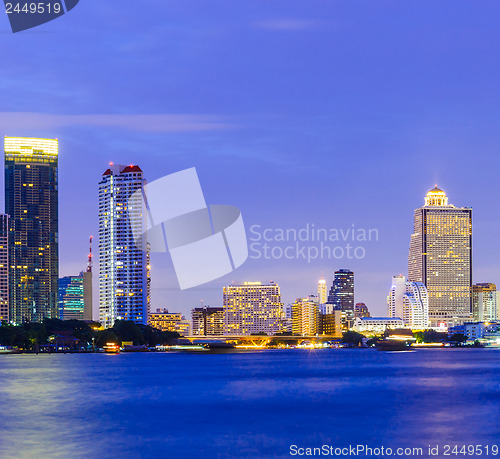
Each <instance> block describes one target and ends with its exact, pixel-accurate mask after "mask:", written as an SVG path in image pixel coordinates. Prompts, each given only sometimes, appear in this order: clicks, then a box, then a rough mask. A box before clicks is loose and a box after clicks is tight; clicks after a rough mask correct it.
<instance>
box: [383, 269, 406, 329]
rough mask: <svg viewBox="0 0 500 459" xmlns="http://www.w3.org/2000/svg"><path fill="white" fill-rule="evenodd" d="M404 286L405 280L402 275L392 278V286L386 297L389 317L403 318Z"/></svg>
mask: <svg viewBox="0 0 500 459" xmlns="http://www.w3.org/2000/svg"><path fill="white" fill-rule="evenodd" d="M405 284H406V279H405V276H403V275H402V274H400V275H399V276H393V277H392V286H391V289H390V290H389V296H388V297H387V310H388V316H389V317H399V318H400V319H402V318H403V295H404V293H405V291H406V285H405Z"/></svg>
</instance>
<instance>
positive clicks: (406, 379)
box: [0, 349, 500, 459]
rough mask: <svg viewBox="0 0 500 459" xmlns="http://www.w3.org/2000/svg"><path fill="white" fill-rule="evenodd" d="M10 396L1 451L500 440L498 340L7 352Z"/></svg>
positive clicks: (130, 453) (4, 393)
mask: <svg viewBox="0 0 500 459" xmlns="http://www.w3.org/2000/svg"><path fill="white" fill-rule="evenodd" d="M0 410H1V414H0V457H1V458H2V459H3V458H37V459H38V458H94V457H99V458H184V457H186V458H198V457H200V458H211V457H290V456H289V448H290V445H292V444H295V445H298V446H303V447H320V446H321V445H323V444H328V445H334V446H348V445H350V444H352V445H356V444H367V445H369V446H372V447H377V446H385V447H394V448H395V447H399V446H402V447H411V446H418V447H424V448H427V447H428V445H437V444H439V445H444V444H450V443H451V444H455V443H459V444H483V445H485V444H489V445H491V444H500V350H493V349H470V350H453V349H449V350H448V349H447V350H432V349H429V350H424V349H421V350H418V351H415V352H403V353H384V352H377V351H374V350H323V351H304V350H296V351H279V350H277V351H263V352H255V353H246V354H210V355H206V354H205V355H198V354H180V353H151V354H120V355H102V354H83V355H71V354H66V355H61V354H59V355H38V356H35V355H10V356H9V355H2V356H0ZM365 457H366V456H365ZM425 457H427V456H425ZM455 457H456V456H455ZM475 457H477V456H475ZM499 457H500V456H499Z"/></svg>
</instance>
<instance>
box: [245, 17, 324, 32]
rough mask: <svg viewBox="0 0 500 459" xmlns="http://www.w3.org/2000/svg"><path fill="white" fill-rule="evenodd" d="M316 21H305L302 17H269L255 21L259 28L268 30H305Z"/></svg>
mask: <svg viewBox="0 0 500 459" xmlns="http://www.w3.org/2000/svg"><path fill="white" fill-rule="evenodd" d="M318 24H319V23H318V21H307V20H304V19H271V20H268V21H260V22H257V23H255V24H254V25H255V27H257V28H259V29H270V30H305V29H312V28H314V27H316V26H317V25H318Z"/></svg>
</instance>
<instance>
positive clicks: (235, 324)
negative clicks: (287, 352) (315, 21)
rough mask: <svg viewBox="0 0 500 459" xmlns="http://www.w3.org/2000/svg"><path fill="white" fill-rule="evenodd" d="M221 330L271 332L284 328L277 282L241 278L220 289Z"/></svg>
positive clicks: (236, 332) (232, 333)
mask: <svg viewBox="0 0 500 459" xmlns="http://www.w3.org/2000/svg"><path fill="white" fill-rule="evenodd" d="M223 308H224V334H225V335H229V336H232V335H253V334H256V333H266V334H267V335H273V334H275V333H278V332H280V331H281V330H282V328H283V319H284V314H283V303H282V302H281V294H280V288H279V286H278V284H276V283H274V282H272V281H271V282H269V283H268V284H263V283H261V282H244V283H243V284H233V285H228V286H227V287H224V289H223Z"/></svg>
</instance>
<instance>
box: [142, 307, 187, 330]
mask: <svg viewBox="0 0 500 459" xmlns="http://www.w3.org/2000/svg"><path fill="white" fill-rule="evenodd" d="M148 325H150V326H151V327H153V328H156V329H158V330H161V331H170V332H177V333H179V335H181V336H187V335H190V334H191V323H190V322H189V320H186V318H185V317H184V316H183V315H182V314H181V313H179V312H168V309H157V310H156V312H151V313H150V314H149V317H148Z"/></svg>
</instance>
